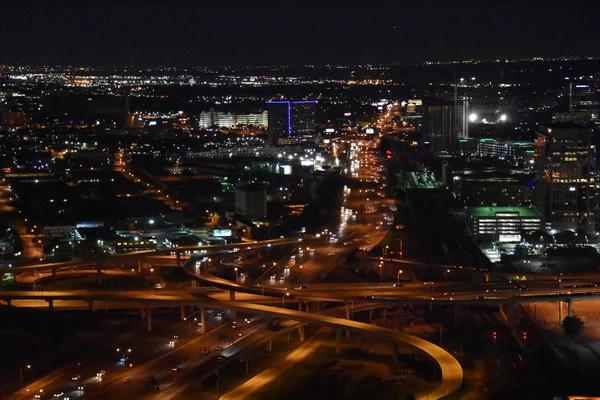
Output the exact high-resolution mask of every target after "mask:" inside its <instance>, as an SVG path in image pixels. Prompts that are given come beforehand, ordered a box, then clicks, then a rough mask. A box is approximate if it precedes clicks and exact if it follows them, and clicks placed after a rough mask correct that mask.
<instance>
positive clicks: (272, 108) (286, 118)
mask: <svg viewBox="0 0 600 400" xmlns="http://www.w3.org/2000/svg"><path fill="white" fill-rule="evenodd" d="M316 103H317V102H316V101H315V100H300V101H292V100H279V101H269V102H267V111H268V118H269V123H268V127H269V135H268V137H269V143H270V144H271V145H277V144H279V142H280V141H281V140H285V139H287V138H292V137H300V136H306V135H314V134H315V109H316Z"/></svg>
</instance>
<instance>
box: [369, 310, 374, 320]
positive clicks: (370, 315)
mask: <svg viewBox="0 0 600 400" xmlns="http://www.w3.org/2000/svg"><path fill="white" fill-rule="evenodd" d="M372 321H373V309H372V308H369V323H371V322H372Z"/></svg>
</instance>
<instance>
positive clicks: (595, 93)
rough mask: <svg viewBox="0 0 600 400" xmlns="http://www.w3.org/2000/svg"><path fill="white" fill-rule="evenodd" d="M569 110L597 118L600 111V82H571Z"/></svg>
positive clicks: (591, 118) (589, 118)
mask: <svg viewBox="0 0 600 400" xmlns="http://www.w3.org/2000/svg"><path fill="white" fill-rule="evenodd" d="M569 112H570V113H574V114H575V115H577V114H583V115H585V117H586V118H587V119H588V120H592V121H594V120H597V119H598V118H599V117H598V114H599V113H600V82H599V81H598V80H581V79H579V80H576V81H575V82H573V81H570V82H569Z"/></svg>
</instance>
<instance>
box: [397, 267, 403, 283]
mask: <svg viewBox="0 0 600 400" xmlns="http://www.w3.org/2000/svg"><path fill="white" fill-rule="evenodd" d="M402 272H403V271H402V270H399V271H398V285H399V284H400V274H401V273H402Z"/></svg>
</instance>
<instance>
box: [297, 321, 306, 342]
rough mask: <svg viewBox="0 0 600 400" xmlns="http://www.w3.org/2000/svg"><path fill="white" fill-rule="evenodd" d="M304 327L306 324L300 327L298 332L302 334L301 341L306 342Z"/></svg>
mask: <svg viewBox="0 0 600 400" xmlns="http://www.w3.org/2000/svg"><path fill="white" fill-rule="evenodd" d="M304 328H305V326H304V325H302V326H301V327H300V328H298V334H299V335H300V341H301V342H304V339H306V337H305V330H304Z"/></svg>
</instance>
